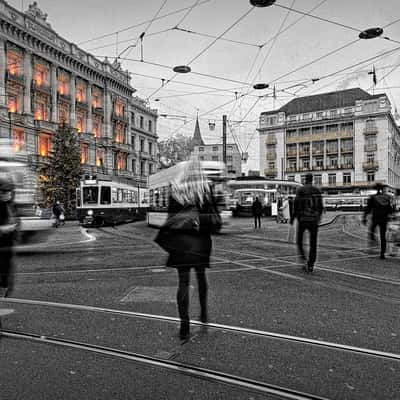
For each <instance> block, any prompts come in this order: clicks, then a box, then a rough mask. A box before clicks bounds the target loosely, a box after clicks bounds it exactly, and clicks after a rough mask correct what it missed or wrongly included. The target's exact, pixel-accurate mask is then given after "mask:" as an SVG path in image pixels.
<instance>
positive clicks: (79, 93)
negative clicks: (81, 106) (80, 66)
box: [76, 85, 86, 103]
mask: <svg viewBox="0 0 400 400" xmlns="http://www.w3.org/2000/svg"><path fill="white" fill-rule="evenodd" d="M76 100H78V101H79V102H80V103H84V102H85V101H86V95H85V87H84V86H83V85H78V86H77V87H76Z"/></svg>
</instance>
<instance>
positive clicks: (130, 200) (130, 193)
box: [126, 190, 132, 203]
mask: <svg viewBox="0 0 400 400" xmlns="http://www.w3.org/2000/svg"><path fill="white" fill-rule="evenodd" d="M127 196H128V197H127V198H126V201H127V202H128V203H132V191H131V190H128V193H127Z"/></svg>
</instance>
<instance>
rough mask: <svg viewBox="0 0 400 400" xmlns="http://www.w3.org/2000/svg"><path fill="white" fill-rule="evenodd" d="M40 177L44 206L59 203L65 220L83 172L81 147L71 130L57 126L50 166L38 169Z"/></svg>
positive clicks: (72, 205)
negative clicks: (63, 211)
mask: <svg viewBox="0 0 400 400" xmlns="http://www.w3.org/2000/svg"><path fill="white" fill-rule="evenodd" d="M39 175H40V178H39V181H40V188H41V191H42V195H43V205H44V206H45V207H51V206H52V205H53V204H54V202H55V201H57V200H58V201H59V202H60V203H61V204H62V205H63V206H64V210H65V213H66V215H67V216H71V215H74V211H75V208H76V189H77V188H78V187H79V182H80V179H81V175H82V168H81V149H80V145H79V142H78V140H77V138H76V134H75V132H74V130H73V129H72V128H71V127H69V126H67V125H60V126H59V128H58V129H57V131H56V132H55V133H54V135H53V137H52V154H51V157H50V158H49V164H47V165H43V166H41V167H40V169H39Z"/></svg>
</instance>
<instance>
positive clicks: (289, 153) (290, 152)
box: [286, 150, 297, 157]
mask: <svg viewBox="0 0 400 400" xmlns="http://www.w3.org/2000/svg"><path fill="white" fill-rule="evenodd" d="M286 155H287V156H288V157H297V150H288V151H287V152H286Z"/></svg>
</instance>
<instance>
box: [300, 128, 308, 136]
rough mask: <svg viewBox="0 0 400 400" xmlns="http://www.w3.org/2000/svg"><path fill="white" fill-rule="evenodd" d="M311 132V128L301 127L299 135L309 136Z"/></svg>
mask: <svg viewBox="0 0 400 400" xmlns="http://www.w3.org/2000/svg"><path fill="white" fill-rule="evenodd" d="M310 133H311V130H310V128H301V129H300V130H299V136H308V135H309V134H310Z"/></svg>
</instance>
